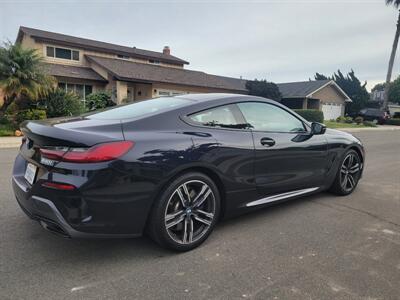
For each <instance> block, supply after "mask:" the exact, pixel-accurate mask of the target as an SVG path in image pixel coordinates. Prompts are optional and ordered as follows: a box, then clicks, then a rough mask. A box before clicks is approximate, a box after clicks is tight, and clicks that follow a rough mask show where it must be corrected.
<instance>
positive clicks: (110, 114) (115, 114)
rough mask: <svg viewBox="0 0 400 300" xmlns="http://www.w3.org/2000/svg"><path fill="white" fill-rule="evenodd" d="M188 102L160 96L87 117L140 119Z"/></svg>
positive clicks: (188, 101)
mask: <svg viewBox="0 0 400 300" xmlns="http://www.w3.org/2000/svg"><path fill="white" fill-rule="evenodd" d="M190 103H193V101H192V100H188V99H184V98H176V97H161V98H155V99H150V100H144V101H141V102H136V103H131V104H126V105H121V106H117V107H113V108H111V109H108V110H105V111H101V112H98V113H94V114H92V115H89V116H87V117H88V118H90V119H105V120H113V119H140V118H143V117H148V116H153V115H156V114H158V113H162V112H166V111H169V110H173V109H175V108H178V107H182V106H186V105H189V104H190Z"/></svg>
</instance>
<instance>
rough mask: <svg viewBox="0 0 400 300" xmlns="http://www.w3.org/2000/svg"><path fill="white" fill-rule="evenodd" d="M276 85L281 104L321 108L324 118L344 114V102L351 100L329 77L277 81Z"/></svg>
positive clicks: (334, 117) (300, 107) (331, 118)
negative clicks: (325, 78)
mask: <svg viewBox="0 0 400 300" xmlns="http://www.w3.org/2000/svg"><path fill="white" fill-rule="evenodd" d="M277 86H278V88H279V91H280V92H281V95H282V100H281V103H282V104H284V105H286V106H287V107H289V108H292V109H318V110H321V111H322V112H323V113H324V119H325V120H335V119H337V118H338V117H340V116H344V111H345V107H346V104H347V103H350V102H352V101H351V99H350V97H349V96H348V95H347V94H346V93H345V92H344V91H343V90H342V89H341V88H340V87H339V86H338V85H337V84H336V82H335V81H333V80H330V79H327V80H309V81H301V82H288V83H278V84H277Z"/></svg>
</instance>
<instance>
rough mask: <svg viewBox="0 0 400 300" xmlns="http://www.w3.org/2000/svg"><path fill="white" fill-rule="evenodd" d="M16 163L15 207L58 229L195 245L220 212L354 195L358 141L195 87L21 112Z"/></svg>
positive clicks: (246, 99) (259, 101)
mask: <svg viewBox="0 0 400 300" xmlns="http://www.w3.org/2000/svg"><path fill="white" fill-rule="evenodd" d="M21 129H22V131H23V133H24V139H23V142H22V145H21V148H20V152H19V154H18V156H17V158H16V160H15V165H14V170H13V179H12V183H13V188H14V193H15V196H16V198H17V201H18V203H19V204H20V206H21V208H22V210H23V211H24V212H25V213H26V214H27V215H28V216H29V217H31V218H32V219H34V220H37V221H39V222H40V224H41V225H42V226H43V227H44V228H45V229H47V230H49V231H51V232H53V233H56V234H59V235H61V236H64V237H135V236H139V235H141V234H142V233H143V232H147V233H148V234H149V235H150V236H151V237H152V238H153V239H154V240H155V241H156V242H158V243H159V244H161V245H162V246H165V247H168V248H172V249H175V250H179V251H186V250H190V249H193V248H194V247H197V246H198V245H200V244H201V243H202V242H204V240H205V239H207V237H208V236H209V235H210V233H211V231H212V230H213V228H214V226H215V224H216V223H217V221H218V220H219V219H221V218H223V217H229V216H232V215H235V214H239V213H243V212H248V211H250V210H253V209H257V208H260V207H263V206H266V205H270V204H271V203H276V202H279V201H284V200H287V199H292V198H295V197H298V196H302V195H309V194H312V193H316V192H320V191H323V190H329V191H332V192H333V193H335V194H338V195H347V194H350V193H351V192H352V191H353V190H354V189H355V188H356V186H357V183H358V181H359V179H360V178H361V175H362V171H363V166H364V149H363V146H362V144H361V142H360V141H359V140H358V139H357V138H355V137H353V136H352V135H350V134H347V133H344V132H340V131H336V130H330V129H326V128H325V126H324V125H322V124H319V123H309V122H307V121H306V120H304V119H303V118H302V117H300V116H299V115H297V114H296V113H295V112H293V111H291V110H290V109H288V108H287V107H285V106H283V105H281V104H279V103H277V102H275V101H272V100H267V99H265V98H259V97H252V96H246V95H231V94H198V95H195V94H192V95H182V96H176V97H164V98H156V99H152V100H146V101H142V102H137V103H133V104H127V105H124V106H118V107H115V108H112V109H109V110H105V111H101V112H97V113H93V114H88V115H83V116H80V117H75V118H68V119H65V118H64V119H49V120H46V121H28V122H25V123H24V124H23V125H22V127H21Z"/></svg>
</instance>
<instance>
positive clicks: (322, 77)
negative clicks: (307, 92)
mask: <svg viewBox="0 0 400 300" xmlns="http://www.w3.org/2000/svg"><path fill="white" fill-rule="evenodd" d="M314 79H315V80H327V79H330V78H329V77H326V76H325V75H324V74H320V73H318V72H317V73H315V75H314Z"/></svg>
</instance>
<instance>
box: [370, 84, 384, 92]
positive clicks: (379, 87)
mask: <svg viewBox="0 0 400 300" xmlns="http://www.w3.org/2000/svg"><path fill="white" fill-rule="evenodd" d="M385 85H386V83H377V84H375V86H374V87H373V88H372V89H371V92H375V91H383V90H385Z"/></svg>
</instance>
